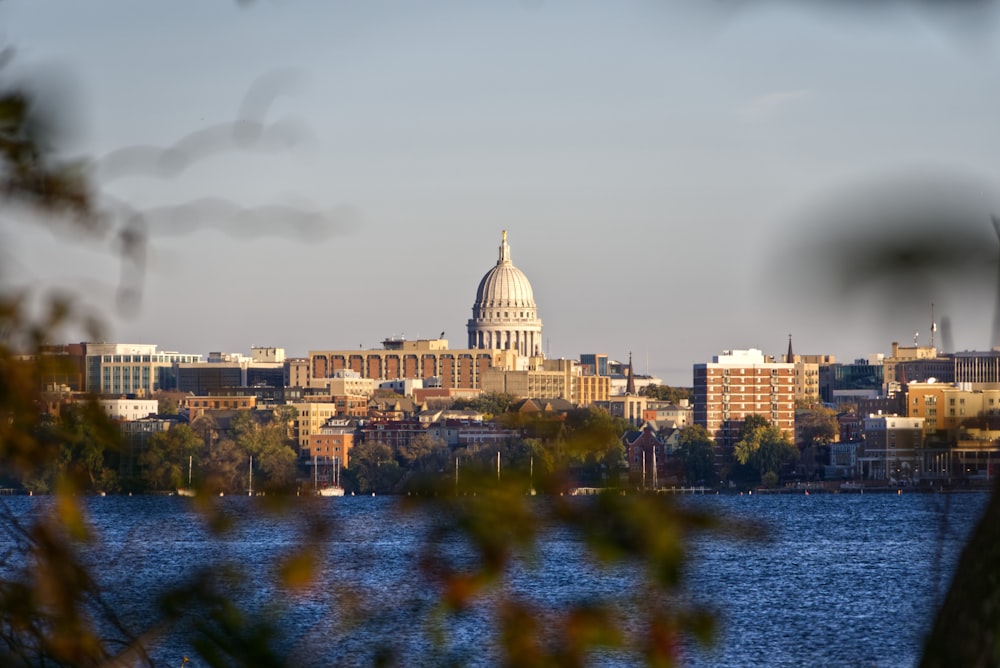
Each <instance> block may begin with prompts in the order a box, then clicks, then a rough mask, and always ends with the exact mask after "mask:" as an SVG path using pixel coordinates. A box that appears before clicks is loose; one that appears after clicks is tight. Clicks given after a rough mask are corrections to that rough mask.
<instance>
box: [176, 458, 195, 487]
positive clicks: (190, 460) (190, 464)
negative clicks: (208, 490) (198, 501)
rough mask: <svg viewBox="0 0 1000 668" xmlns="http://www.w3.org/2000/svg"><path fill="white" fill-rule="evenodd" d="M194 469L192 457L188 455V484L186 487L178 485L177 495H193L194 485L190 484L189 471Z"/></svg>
mask: <svg viewBox="0 0 1000 668" xmlns="http://www.w3.org/2000/svg"><path fill="white" fill-rule="evenodd" d="M193 469H194V457H191V456H189V457H188V484H187V487H178V488H177V496H194V495H195V491H194V487H192V486H191V473H192V471H193Z"/></svg>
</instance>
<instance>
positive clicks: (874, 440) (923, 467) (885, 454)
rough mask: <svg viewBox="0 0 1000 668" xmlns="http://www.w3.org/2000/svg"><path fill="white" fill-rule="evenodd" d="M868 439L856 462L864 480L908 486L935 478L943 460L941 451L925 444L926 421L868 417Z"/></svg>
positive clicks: (865, 421)
mask: <svg viewBox="0 0 1000 668" xmlns="http://www.w3.org/2000/svg"><path fill="white" fill-rule="evenodd" d="M864 425H865V427H864V429H865V440H864V445H863V446H862V448H861V452H860V454H859V455H858V456H857V459H856V463H857V467H858V475H859V477H860V478H861V479H863V480H879V481H884V482H886V483H888V484H897V483H899V484H906V483H910V482H913V481H915V480H920V479H925V478H928V477H932V476H933V475H934V471H935V469H936V468H937V467H939V466H940V462H941V461H943V455H942V453H941V451H930V450H927V449H925V448H924V447H923V445H924V418H921V417H906V416H900V415H869V416H868V417H866V418H865V420H864Z"/></svg>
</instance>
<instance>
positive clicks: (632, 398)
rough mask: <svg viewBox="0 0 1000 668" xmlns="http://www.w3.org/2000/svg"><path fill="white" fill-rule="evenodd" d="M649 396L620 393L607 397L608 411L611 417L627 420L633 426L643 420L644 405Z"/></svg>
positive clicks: (645, 405)
mask: <svg viewBox="0 0 1000 668" xmlns="http://www.w3.org/2000/svg"><path fill="white" fill-rule="evenodd" d="M648 405H649V398H648V397H644V396H641V395H638V394H622V395H618V396H614V397H610V398H609V399H608V412H609V413H611V415H612V417H620V418H624V419H626V420H628V421H629V422H630V423H631V424H633V425H635V426H639V425H641V424H642V423H643V422H645V421H646V420H645V414H646V407H647V406H648Z"/></svg>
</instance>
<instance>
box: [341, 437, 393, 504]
mask: <svg viewBox="0 0 1000 668" xmlns="http://www.w3.org/2000/svg"><path fill="white" fill-rule="evenodd" d="M344 473H345V477H346V478H347V480H348V481H349V482H350V483H351V486H352V487H353V488H354V490H355V491H357V492H359V493H361V494H370V493H372V492H375V493H377V494H390V493H392V492H394V491H395V490H396V486H397V485H398V484H399V483H400V481H401V480H402V478H403V473H404V472H403V470H402V468H401V467H400V466H399V463H398V462H397V461H396V456H395V453H393V451H392V448H390V447H389V446H388V445H386V444H385V443H378V442H375V441H366V442H364V443H360V444H358V445H355V446H354V447H353V448H351V459H350V465H349V466H348V467H347V470H346V471H345V472H344Z"/></svg>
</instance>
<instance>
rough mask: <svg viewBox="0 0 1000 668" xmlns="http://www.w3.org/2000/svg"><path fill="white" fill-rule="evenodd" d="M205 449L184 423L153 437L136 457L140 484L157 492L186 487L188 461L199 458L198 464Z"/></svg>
mask: <svg viewBox="0 0 1000 668" xmlns="http://www.w3.org/2000/svg"><path fill="white" fill-rule="evenodd" d="M204 446H205V443H204V441H202V440H201V438H199V437H198V435H197V434H196V433H194V431H192V429H191V427H189V426H188V425H186V424H180V425H176V426H174V427H172V428H170V429H168V430H167V431H161V432H157V433H155V434H153V435H152V436H151V437H150V439H149V443H148V445H147V447H146V451H145V452H143V453H142V455H141V456H140V457H139V465H140V466H141V468H142V479H143V481H144V482H145V483H146V484H147V485H148V486H149V488H150V489H156V490H175V489H177V488H178V487H184V486H186V485H187V478H188V471H189V463H190V459H189V458H195V457H197V458H199V464H200V458H201V456H202V450H203V448H204Z"/></svg>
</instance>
